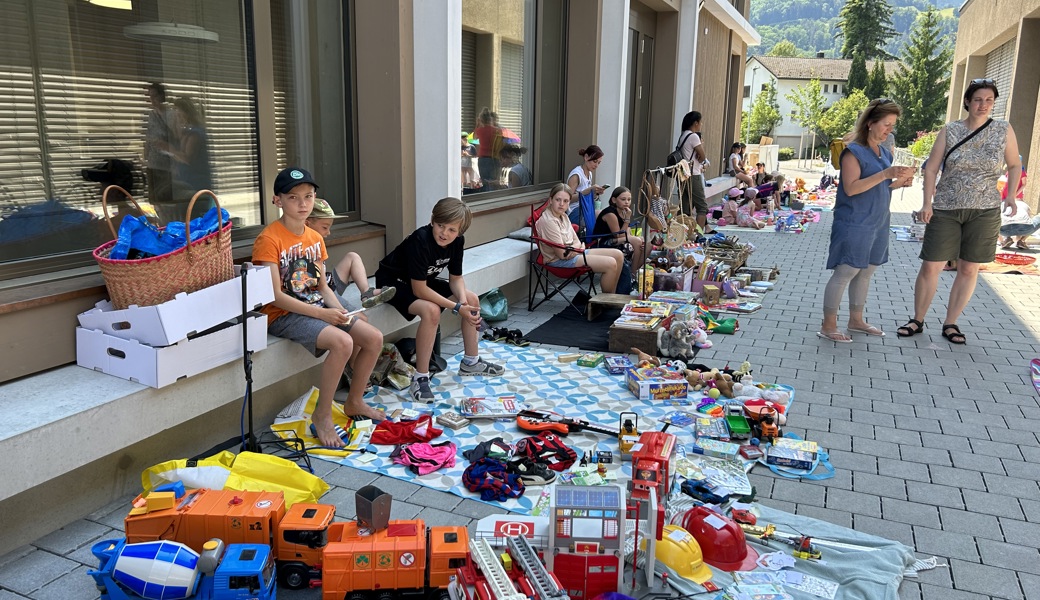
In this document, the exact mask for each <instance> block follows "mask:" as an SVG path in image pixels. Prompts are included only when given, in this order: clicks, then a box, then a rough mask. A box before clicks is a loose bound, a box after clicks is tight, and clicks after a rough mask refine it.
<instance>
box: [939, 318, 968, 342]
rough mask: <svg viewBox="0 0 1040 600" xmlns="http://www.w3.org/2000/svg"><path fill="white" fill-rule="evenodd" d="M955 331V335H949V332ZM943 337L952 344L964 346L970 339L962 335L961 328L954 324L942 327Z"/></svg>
mask: <svg viewBox="0 0 1040 600" xmlns="http://www.w3.org/2000/svg"><path fill="white" fill-rule="evenodd" d="M951 329H952V330H953V333H947V332H948V331H949V330H951ZM942 336H943V337H944V338H946V339H947V340H949V341H950V343H951V344H964V343H967V341H968V338H966V337H964V334H963V333H961V328H960V327H957V326H956V325H954V324H953V323H944V324H943V326H942ZM954 338H957V339H954Z"/></svg>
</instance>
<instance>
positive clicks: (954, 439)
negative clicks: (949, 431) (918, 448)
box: [921, 432, 971, 452]
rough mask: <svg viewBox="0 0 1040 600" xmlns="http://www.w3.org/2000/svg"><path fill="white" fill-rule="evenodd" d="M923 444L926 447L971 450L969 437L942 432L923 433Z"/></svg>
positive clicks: (960, 450) (959, 450) (961, 450)
mask: <svg viewBox="0 0 1040 600" xmlns="http://www.w3.org/2000/svg"><path fill="white" fill-rule="evenodd" d="M921 445H923V446H924V447H926V448H942V449H944V450H954V451H958V452H971V444H970V443H969V442H968V439H967V438H963V437H960V436H953V435H945V434H941V433H927V432H925V433H922V434H921Z"/></svg>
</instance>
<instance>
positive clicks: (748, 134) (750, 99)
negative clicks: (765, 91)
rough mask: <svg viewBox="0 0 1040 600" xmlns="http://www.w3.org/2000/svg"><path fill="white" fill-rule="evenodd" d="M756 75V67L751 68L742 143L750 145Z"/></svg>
mask: <svg viewBox="0 0 1040 600" xmlns="http://www.w3.org/2000/svg"><path fill="white" fill-rule="evenodd" d="M757 74H758V67H757V66H755V67H752V68H751V88H750V91H749V92H748V109H747V126H746V127H744V132H745V133H744V143H745V144H750V143H751V111H752V110H754V108H755V75H757Z"/></svg>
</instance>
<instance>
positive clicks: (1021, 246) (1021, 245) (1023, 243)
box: [1004, 240, 1033, 250]
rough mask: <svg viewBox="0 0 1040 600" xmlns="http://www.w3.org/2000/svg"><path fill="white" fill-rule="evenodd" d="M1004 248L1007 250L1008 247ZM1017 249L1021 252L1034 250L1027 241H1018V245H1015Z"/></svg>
mask: <svg viewBox="0 0 1040 600" xmlns="http://www.w3.org/2000/svg"><path fill="white" fill-rule="evenodd" d="M1004 247H1005V248H1007V246H1004ZM1015 248H1018V249H1019V250H1032V249H1033V247H1032V246H1030V245H1029V244H1027V243H1026V241H1025V240H1018V243H1017V244H1015Z"/></svg>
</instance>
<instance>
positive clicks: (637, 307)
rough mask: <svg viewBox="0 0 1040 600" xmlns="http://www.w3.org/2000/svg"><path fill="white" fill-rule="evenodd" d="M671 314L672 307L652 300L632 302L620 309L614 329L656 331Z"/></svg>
mask: <svg viewBox="0 0 1040 600" xmlns="http://www.w3.org/2000/svg"><path fill="white" fill-rule="evenodd" d="M671 314H672V305H671V304H669V303H667V302H656V301H652V300H632V301H631V302H629V303H628V304H626V305H625V307H624V308H622V309H621V316H620V317H618V318H617V320H616V321H614V326H615V327H624V328H626V329H647V330H653V329H656V328H657V327H658V326H659V325H660V324H661V323H662V322H663V321H664V320H665V319H667V318H668V317H669V315H671Z"/></svg>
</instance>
